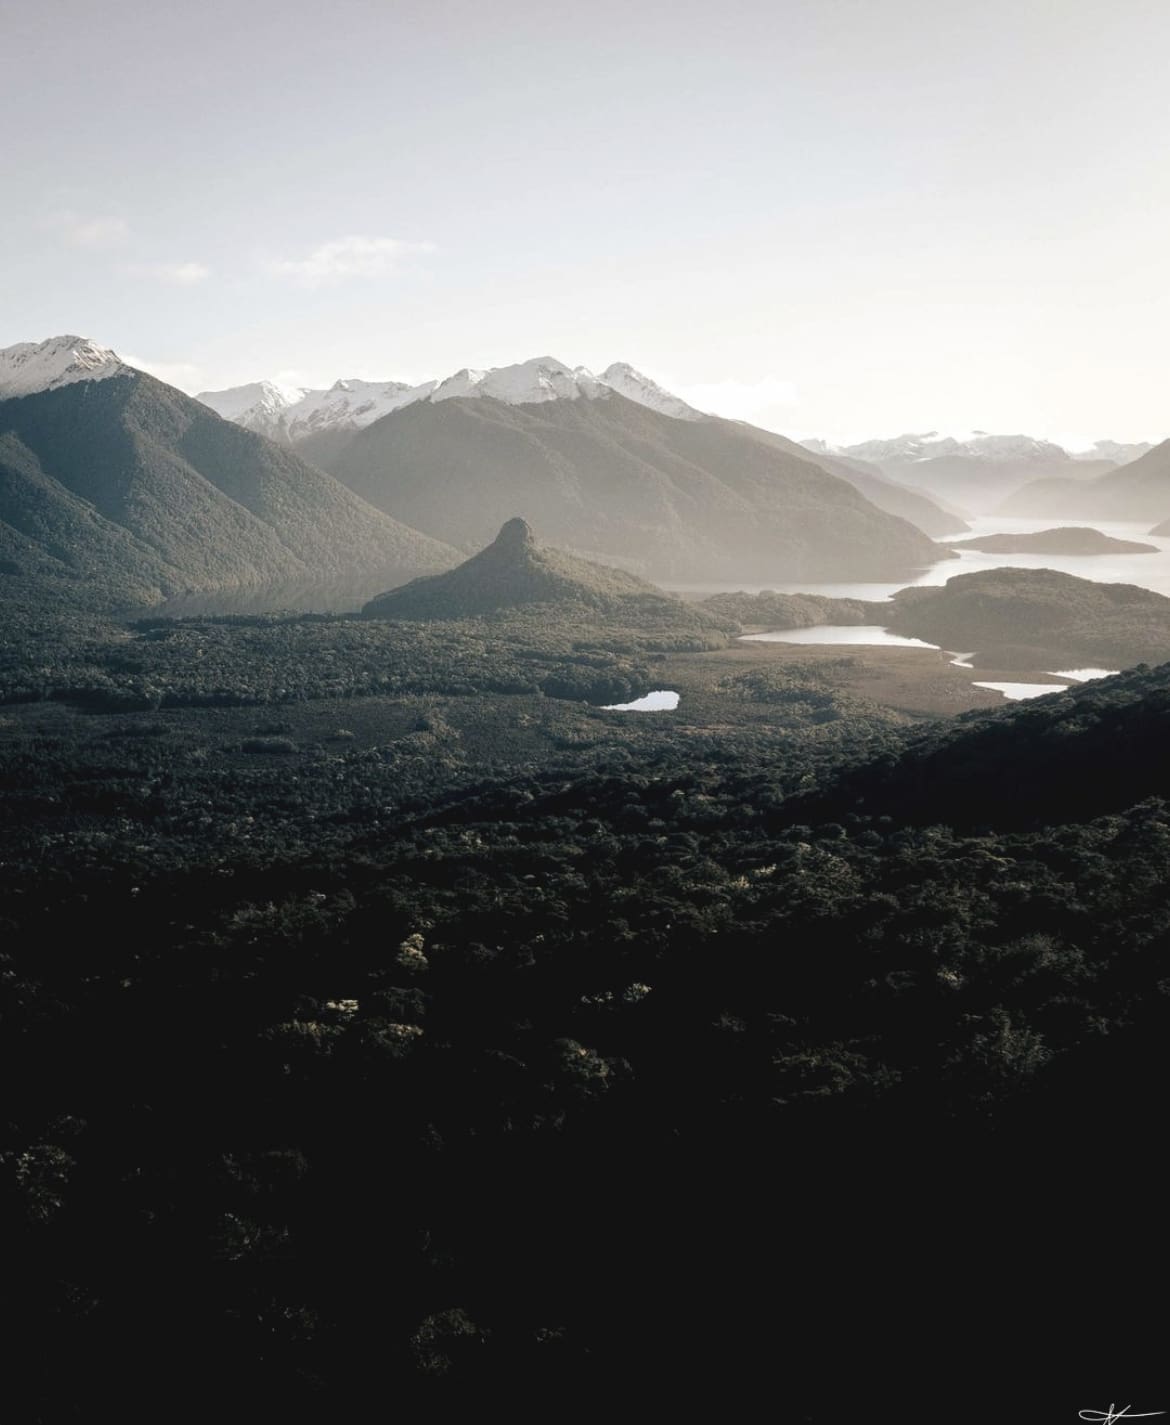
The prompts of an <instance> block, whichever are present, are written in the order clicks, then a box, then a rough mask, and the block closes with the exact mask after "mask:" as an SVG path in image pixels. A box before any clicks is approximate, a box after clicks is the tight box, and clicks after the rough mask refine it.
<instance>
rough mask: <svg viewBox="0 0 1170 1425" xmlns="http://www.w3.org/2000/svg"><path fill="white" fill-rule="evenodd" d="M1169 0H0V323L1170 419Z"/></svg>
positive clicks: (219, 374) (778, 418) (846, 407)
mask: <svg viewBox="0 0 1170 1425" xmlns="http://www.w3.org/2000/svg"><path fill="white" fill-rule="evenodd" d="M1168 72H1170V6H1167V4H1166V3H1165V0H1010V3H1008V2H1007V0H978V3H976V0H962V3H957V0H719V3H717V4H716V3H711V0H702V3H698V0H668V3H664V0H620V3H618V0H577V3H574V4H571V5H565V4H556V3H552V0H547V3H535V0H493V3H489V4H484V3H483V0H331V3H330V4H328V5H324V4H321V3H320V0H314V3H312V4H309V3H307V0H279V3H273V0H248V3H247V4H243V5H242V4H239V3H238V0H232V2H231V3H225V0H200V2H199V3H198V4H194V3H190V0H186V3H176V2H175V0H171V3H163V4H159V3H158V0H150V3H146V0H102V3H101V4H97V3H94V0H38V3H36V4H33V3H31V0H21V3H16V0H0V96H2V97H0V125H2V127H0V134H2V135H3V140H2V141H0V346H6V345H9V344H11V343H14V342H17V341H32V340H41V339H44V338H46V337H48V336H52V335H58V334H61V333H65V332H69V333H75V334H78V335H82V336H87V337H92V338H93V339H95V340H96V341H98V342H100V343H102V344H103V345H108V346H112V347H114V348H115V350H117V351H118V353H119V354H120V355H121V356H122V357H123V358H125V359H127V360H129V361H132V362H133V363H134V364H137V365H141V366H143V367H145V368H147V369H149V370H151V371H153V372H154V373H155V374H156V375H159V376H161V377H162V378H163V379H165V380H169V381H171V382H173V384H175V385H177V386H180V387H182V388H183V389H184V390H188V391H192V392H194V391H197V390H201V389H205V388H212V389H214V388H219V387H223V386H228V385H234V384H239V383H242V382H245V381H251V380H258V379H261V378H270V379H276V380H279V381H282V382H286V383H289V384H297V385H308V386H324V385H330V384H332V382H333V381H334V380H336V379H337V378H338V377H349V376H361V377H366V378H371V379H381V378H387V379H395V380H407V381H420V380H423V379H426V378H429V377H435V376H444V375H447V374H450V373H451V372H453V371H455V370H458V369H459V368H461V367H464V366H472V367H476V366H479V367H488V366H496V365H503V364H507V363H510V362H514V361H521V360H524V359H526V358H528V357H532V356H541V355H552V356H555V357H557V358H559V359H560V360H562V361H565V362H567V363H569V364H570V365H578V364H581V365H586V366H589V367H591V368H594V369H602V368H604V367H605V366H607V365H608V364H609V363H610V362H612V361H617V360H622V361H629V362H631V363H632V364H633V365H635V366H636V367H638V368H639V369H641V370H644V371H646V372H647V373H648V374H650V375H651V376H653V377H655V378H656V379H658V380H659V381H661V382H662V383H663V384H664V385H666V386H668V387H669V388H670V389H672V390H674V391H677V392H678V393H679V394H680V395H682V396H684V397H685V398H686V399H688V400H690V401H692V402H693V403H694V404H697V405H699V406H701V407H702V408H704V409H707V410H713V411H716V412H718V413H720V414H725V415H730V416H736V417H740V418H742V419H746V420H752V421H755V422H756V423H758V424H760V425H764V426H768V427H770V428H772V429H776V430H782V431H785V432H787V433H789V434H791V435H794V436H797V437H798V438H804V437H807V436H822V437H825V438H827V439H829V440H832V441H838V442H842V443H844V442H848V441H852V440H861V439H865V438H867V437H872V436H888V435H894V434H897V433H899V432H901V431H911V430H912V431H929V430H941V431H945V432H951V433H957V432H960V431H967V430H970V429H982V430H990V431H998V432H1018V431H1026V432H1027V433H1029V434H1033V435H1038V436H1046V437H1049V438H1053V439H1058V440H1062V441H1063V442H1065V443H1066V444H1069V445H1072V446H1076V447H1082V446H1085V445H1088V444H1090V443H1091V442H1092V441H1093V440H1095V439H1097V438H1099V437H1110V438H1114V439H1122V440H1139V439H1162V438H1164V437H1166V436H1167V435H1170V400H1168V399H1167V396H1168V391H1167V387H1168V381H1167V377H1168V374H1170V373H1168V367H1170V342H1168V341H1167V338H1166V333H1167V331H1168V330H1170V162H1168V155H1170V104H1167V102H1166V92H1167V91H1166V75H1167V73H1168Z"/></svg>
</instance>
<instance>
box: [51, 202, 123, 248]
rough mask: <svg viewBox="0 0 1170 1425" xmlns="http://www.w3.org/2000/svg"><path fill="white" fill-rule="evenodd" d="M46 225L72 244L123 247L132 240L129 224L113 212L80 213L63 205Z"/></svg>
mask: <svg viewBox="0 0 1170 1425" xmlns="http://www.w3.org/2000/svg"><path fill="white" fill-rule="evenodd" d="M45 227H46V228H48V229H49V230H50V231H51V232H55V233H57V234H58V236H60V237H61V238H62V239H63V240H64V241H65V242H67V243H68V244H69V245H70V247H97V248H102V247H120V246H121V245H122V244H123V243H125V242H128V241H129V239H130V224H129V223H128V222H127V221H126V219H125V218H119V217H116V216H115V215H114V214H112V213H78V212H76V211H75V210H74V209H72V208H62V209H60V210H59V211H58V212H55V213H51V214H50V215H49V216H48V218H47V219H46V220H45Z"/></svg>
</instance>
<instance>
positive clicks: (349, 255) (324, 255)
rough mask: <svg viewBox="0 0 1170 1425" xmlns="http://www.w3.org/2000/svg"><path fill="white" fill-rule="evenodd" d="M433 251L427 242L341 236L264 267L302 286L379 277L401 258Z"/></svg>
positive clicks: (397, 264)
mask: <svg viewBox="0 0 1170 1425" xmlns="http://www.w3.org/2000/svg"><path fill="white" fill-rule="evenodd" d="M434 250H435V246H434V243H429V242H401V241H400V240H399V239H398V238H372V237H343V238H334V239H333V240H332V241H331V242H323V243H322V244H321V245H320V247H315V248H314V249H313V251H312V252H310V253H309V254H308V255H307V256H306V257H298V258H278V259H275V260H271V261H268V262H266V263H265V264H264V266H265V268H266V269H267V270H268V271H269V272H270V273H272V275H273V276H275V277H288V278H291V279H292V280H293V281H295V282H300V283H302V284H303V285H304V286H307V287H317V286H320V285H322V284H323V283H327V282H342V281H345V280H346V279H347V278H350V277H383V276H385V275H386V274H387V273H390V272H393V271H395V270H396V269H397V268H398V267H399V266H400V265H401V261H402V259H403V258H405V257H411V256H413V255H415V254H416V253H423V252H434Z"/></svg>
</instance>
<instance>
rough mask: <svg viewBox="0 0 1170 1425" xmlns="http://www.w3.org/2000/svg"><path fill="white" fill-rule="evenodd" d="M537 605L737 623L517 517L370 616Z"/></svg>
mask: <svg viewBox="0 0 1170 1425" xmlns="http://www.w3.org/2000/svg"><path fill="white" fill-rule="evenodd" d="M533 607H539V608H541V609H543V610H545V611H546V616H547V617H548V618H551V619H556V618H557V617H559V616H567V617H582V616H588V617H589V618H591V619H592V620H593V621H594V622H595V623H597V624H602V623H605V622H607V621H614V620H617V621H620V622H623V623H624V624H626V625H628V626H629V627H631V628H652V629H654V630H655V631H662V630H663V629H677V630H678V631H680V632H684V631H685V632H695V631H700V630H708V631H712V632H714V631H719V630H722V629H726V628H729V627H734V620H728V619H720V618H718V617H717V616H716V615H714V614H712V613H707V612H705V611H703V610H701V609H700V608H698V607H697V606H696V605H693V604H685V603H683V602H682V600H681V599H676V598H673V597H671V595H669V594H664V593H663V592H662V590H661V589H656V588H655V587H654V585H653V584H648V583H647V582H646V581H645V580H644V579H639V578H637V577H636V576H635V575H633V574H628V573H626V572H625V571H624V570H621V569H612V568H608V567H606V566H605V565H602V564H593V563H591V562H589V561H588V560H585V559H577V558H574V557H573V556H572V555H570V554H565V553H563V552H562V551H560V550H557V549H546V548H543V547H542V546H541V545H539V544H537V542H536V539H535V537H534V535H533V533H532V529H531V528H530V526H529V525H528V523H527V521H525V520H523V519H511V520H509V521H508V522H507V524H505V525H504V527H503V528H502V529H501V530H500V532H499V534H498V535H497V536H496V538H495V540H494V541H493V542H492V543H491V544H490V545H488V547H487V548H486V549H482V550H480V552H479V553H478V554H476V555H473V556H472V557H471V558H470V559H468V560H467V561H466V562H465V563H463V564H460V565H459V566H458V568H455V569H451V570H449V571H448V572H447V573H445V574H434V575H431V576H430V577H428V578H422V579H415V580H414V581H413V582H412V583H410V584H406V585H404V586H403V587H402V588H399V589H391V590H390V591H389V592H388V593H385V594H382V595H380V596H379V597H378V598H376V599H373V600H371V601H370V603H368V604H367V605H366V607H365V608H364V609H363V610H362V612H363V615H364V616H365V617H366V618H388V619H411V620H413V619H464V618H479V617H481V616H483V615H485V614H495V613H503V612H506V611H511V610H527V609H530V608H533Z"/></svg>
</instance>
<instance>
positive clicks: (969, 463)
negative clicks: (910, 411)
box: [805, 431, 1151, 514]
mask: <svg viewBox="0 0 1170 1425" xmlns="http://www.w3.org/2000/svg"><path fill="white" fill-rule="evenodd" d="M805 446H806V448H807V449H809V450H811V451H813V452H814V453H815V454H819V455H825V454H829V455H834V454H835V455H838V456H843V457H846V458H853V459H860V460H865V461H867V462H869V463H871V464H872V465H875V466H877V467H878V468H879V469H880V470H881V471H882V472H883V473H884V474H885V475H887V476H890V477H892V478H893V479H896V480H899V481H906V482H909V483H912V484H914V485H918V486H921V487H922V488H923V489H924V490H926V491H927V492H928V493H929V494H930V495H931V496H933V497H934V498H936V499H941V500H944V501H946V500H950V501H954V502H956V503H958V504H959V505H961V506H963V507H964V508H965V509H967V510H970V511H972V512H973V513H976V514H989V513H991V512H993V511H994V510H996V509H997V508H1002V510H1003V512H1004V513H1006V512H1007V508H1006V506H1005V505H1004V504H1003V502H1004V500H1005V499H1006V498H1007V497H1009V496H1010V495H1012V494H1013V493H1014V492H1015V491H1017V490H1019V489H1020V487H1021V486H1023V485H1025V484H1027V483H1029V482H1030V481H1034V480H1041V479H1050V478H1059V479H1061V480H1063V481H1064V482H1065V483H1066V484H1071V483H1072V482H1074V481H1079V480H1087V479H1091V478H1092V477H1093V476H1094V475H1100V474H1104V473H1106V472H1108V471H1110V470H1112V469H1114V468H1115V467H1117V466H1118V465H1121V464H1124V463H1126V462H1128V461H1131V460H1136V459H1137V458H1138V457H1139V456H1142V455H1144V454H1145V453H1146V452H1147V451H1148V450H1150V449H1151V446H1150V445H1149V444H1148V443H1137V444H1131V445H1126V444H1122V443H1120V442H1118V441H1114V440H1099V441H1097V442H1096V444H1095V445H1094V447H1093V449H1092V450H1088V451H1080V452H1077V453H1070V452H1069V451H1067V450H1065V449H1064V447H1063V446H1060V445H1056V444H1055V443H1054V442H1052V441H1049V440H1037V439H1036V438H1035V437H1033V436H1029V435H991V434H988V433H987V432H986V431H975V432H973V433H972V434H971V435H970V436H968V437H965V438H964V439H956V438H954V437H952V436H940V435H939V434H938V433H937V431H927V432H926V433H924V434H914V433H911V434H906V435H899V436H895V437H893V438H892V439H889V440H867V441H862V442H861V443H860V444H858V445H849V446H843V447H840V448H838V447H833V446H829V445H827V444H826V443H825V442H824V441H819V440H813V441H806V442H805ZM1046 513H1053V514H1055V513H1057V511H1055V510H1049V511H1047V512H1046ZM1061 513H1066V514H1073V513H1075V511H1071V510H1066V511H1062V512H1061Z"/></svg>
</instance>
